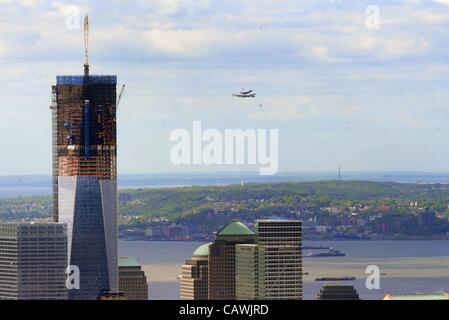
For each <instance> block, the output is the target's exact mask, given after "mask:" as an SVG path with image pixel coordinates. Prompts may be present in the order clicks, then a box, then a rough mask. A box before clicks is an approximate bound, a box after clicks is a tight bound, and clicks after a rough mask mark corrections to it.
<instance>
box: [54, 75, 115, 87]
mask: <svg viewBox="0 0 449 320" xmlns="http://www.w3.org/2000/svg"><path fill="white" fill-rule="evenodd" d="M85 78H86V77H84V76H57V77H56V84H76V85H82V84H84V80H85ZM88 80H89V83H94V84H98V83H103V84H116V83H117V76H112V75H91V76H88Z"/></svg>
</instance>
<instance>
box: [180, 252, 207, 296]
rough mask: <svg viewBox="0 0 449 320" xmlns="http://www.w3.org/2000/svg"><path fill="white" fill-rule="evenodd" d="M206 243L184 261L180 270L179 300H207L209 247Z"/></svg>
mask: <svg viewBox="0 0 449 320" xmlns="http://www.w3.org/2000/svg"><path fill="white" fill-rule="evenodd" d="M210 245H211V243H206V244H203V245H201V246H200V247H198V248H197V249H196V250H195V251H194V252H193V256H192V257H191V258H190V259H188V260H186V262H185V264H184V265H183V266H182V269H181V282H180V290H179V292H180V294H179V297H180V299H181V300H208V299H209V290H208V282H209V246H210Z"/></svg>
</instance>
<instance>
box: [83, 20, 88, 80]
mask: <svg viewBox="0 0 449 320" xmlns="http://www.w3.org/2000/svg"><path fill="white" fill-rule="evenodd" d="M84 76H85V77H87V76H89V16H87V15H86V16H85V17H84Z"/></svg>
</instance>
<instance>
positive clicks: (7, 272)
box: [0, 222, 67, 300]
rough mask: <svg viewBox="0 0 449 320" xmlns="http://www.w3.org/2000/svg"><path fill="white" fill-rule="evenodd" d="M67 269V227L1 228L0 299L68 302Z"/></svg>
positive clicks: (3, 225)
mask: <svg viewBox="0 0 449 320" xmlns="http://www.w3.org/2000/svg"><path fill="white" fill-rule="evenodd" d="M66 268H67V229H66V226H65V225H64V224H60V223H53V222H39V223H38V222H36V223H33V222H31V223H24V222H23V223H1V224H0V299H2V300H64V299H67V288H66V278H67V275H66Z"/></svg>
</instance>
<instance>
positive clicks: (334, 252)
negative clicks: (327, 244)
mask: <svg viewBox="0 0 449 320" xmlns="http://www.w3.org/2000/svg"><path fill="white" fill-rule="evenodd" d="M344 256H346V253H344V252H341V251H340V250H337V249H333V248H329V250H328V251H327V252H315V253H314V252H309V253H308V254H306V255H305V257H308V258H315V257H318V258H320V257H344Z"/></svg>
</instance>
